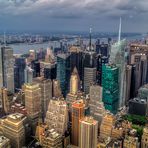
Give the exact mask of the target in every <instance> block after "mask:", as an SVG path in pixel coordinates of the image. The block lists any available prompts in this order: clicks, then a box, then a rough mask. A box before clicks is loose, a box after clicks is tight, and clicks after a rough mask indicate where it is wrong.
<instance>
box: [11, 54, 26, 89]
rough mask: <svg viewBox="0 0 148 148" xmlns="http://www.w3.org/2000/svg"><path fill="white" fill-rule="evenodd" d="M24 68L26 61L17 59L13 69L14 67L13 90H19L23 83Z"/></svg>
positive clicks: (21, 58)
mask: <svg viewBox="0 0 148 148" xmlns="http://www.w3.org/2000/svg"><path fill="white" fill-rule="evenodd" d="M25 67H26V61H25V58H23V57H19V58H16V59H15V67H14V80H15V88H19V89H20V88H21V87H22V85H23V84H24V82H25V72H24V70H25Z"/></svg>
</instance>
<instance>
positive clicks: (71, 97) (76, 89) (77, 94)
mask: <svg viewBox="0 0 148 148" xmlns="http://www.w3.org/2000/svg"><path fill="white" fill-rule="evenodd" d="M80 99H84V93H83V92H81V91H80V78H79V74H78V71H77V68H76V67H75V68H74V69H73V72H72V74H71V78H70V92H69V93H68V94H67V96H66V102H67V104H68V109H69V122H70V123H71V121H72V118H71V115H72V103H73V102H75V101H76V100H80Z"/></svg>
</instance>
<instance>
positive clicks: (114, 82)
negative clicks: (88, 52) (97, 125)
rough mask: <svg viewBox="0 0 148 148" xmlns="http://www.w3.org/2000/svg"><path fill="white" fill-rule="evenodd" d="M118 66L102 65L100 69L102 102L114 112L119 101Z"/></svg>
mask: <svg viewBox="0 0 148 148" xmlns="http://www.w3.org/2000/svg"><path fill="white" fill-rule="evenodd" d="M118 76H119V72H118V67H117V66H115V65H109V64H106V65H103V71H102V87H103V102H104V106H105V108H106V109H107V110H109V111H111V112H112V113H116V112H117V110H118V103H119V82H118Z"/></svg>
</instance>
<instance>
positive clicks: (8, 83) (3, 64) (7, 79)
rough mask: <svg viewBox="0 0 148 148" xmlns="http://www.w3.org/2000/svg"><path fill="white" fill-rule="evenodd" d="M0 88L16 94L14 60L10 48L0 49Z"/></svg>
mask: <svg viewBox="0 0 148 148" xmlns="http://www.w3.org/2000/svg"><path fill="white" fill-rule="evenodd" d="M0 87H6V88H7V89H8V90H9V91H11V92H14V58H13V49H12V48H10V47H1V48H0Z"/></svg>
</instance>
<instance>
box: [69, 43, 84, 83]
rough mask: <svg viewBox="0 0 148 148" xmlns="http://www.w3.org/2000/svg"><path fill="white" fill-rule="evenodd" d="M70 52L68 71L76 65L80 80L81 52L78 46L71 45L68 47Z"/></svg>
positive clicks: (81, 72) (81, 70)
mask: <svg viewBox="0 0 148 148" xmlns="http://www.w3.org/2000/svg"><path fill="white" fill-rule="evenodd" d="M69 52H70V72H71V73H72V72H73V69H74V68H75V67H76V68H77V70H78V73H79V76H80V80H81V81H82V78H83V52H82V49H81V47H80V46H72V47H70V49H69Z"/></svg>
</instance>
